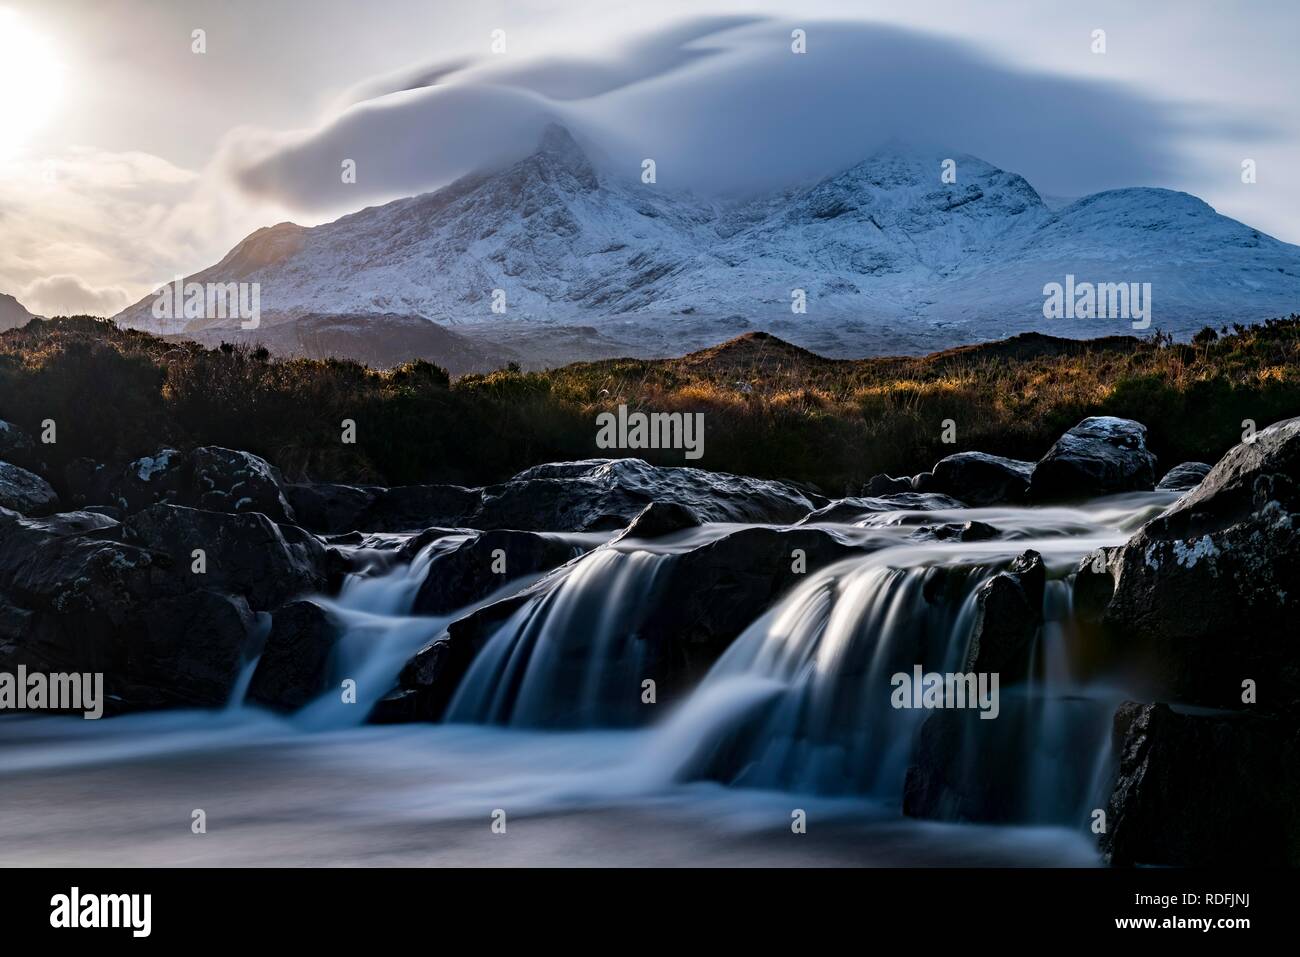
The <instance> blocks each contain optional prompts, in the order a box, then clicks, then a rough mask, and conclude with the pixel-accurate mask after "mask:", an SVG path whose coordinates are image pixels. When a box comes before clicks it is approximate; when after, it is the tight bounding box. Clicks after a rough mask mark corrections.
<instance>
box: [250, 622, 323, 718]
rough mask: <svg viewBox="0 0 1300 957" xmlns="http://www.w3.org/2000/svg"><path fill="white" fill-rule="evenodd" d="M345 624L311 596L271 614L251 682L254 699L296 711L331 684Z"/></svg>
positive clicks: (276, 707) (267, 705)
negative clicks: (341, 627) (331, 667)
mask: <svg viewBox="0 0 1300 957" xmlns="http://www.w3.org/2000/svg"><path fill="white" fill-rule="evenodd" d="M338 640H339V628H338V626H337V624H336V623H335V622H334V621H333V619H331V618H330V616H329V614H328V613H327V612H326V611H325V610H324V609H323V608H321V607H320V605H317V604H316V603H315V602H311V601H294V602H290V603H289V604H287V605H284V606H283V607H281V608H277V609H276V610H275V611H274V612H273V613H272V614H271V633H270V634H269V635H268V636H267V639H266V647H265V648H264V649H263V651H262V657H261V658H260V659H259V660H258V662H257V668H256V670H254V672H253V680H252V682H251V683H250V684H249V686H248V700H249V701H251V702H253V703H254V704H260V705H265V706H266V707H269V708H272V709H274V710H276V711H296V710H298V709H299V708H301V707H303V706H304V705H306V704H307V703H308V702H310V701H311V700H313V699H314V698H316V697H318V696H320V695H321V694H322V693H323V692H324V691H325V689H326V688H327V687H328V686H329V677H330V676H329V664H330V658H331V656H332V655H333V653H334V647H335V645H337V644H338Z"/></svg>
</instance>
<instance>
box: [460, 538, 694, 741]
mask: <svg viewBox="0 0 1300 957" xmlns="http://www.w3.org/2000/svg"><path fill="white" fill-rule="evenodd" d="M671 561H672V556H671V555H668V554H654V553H651V552H645V551H633V552H622V551H618V550H615V549H612V548H605V549H598V550H597V551H595V552H592V553H591V554H589V555H587V556H585V557H584V558H583V559H581V560H580V561H579V562H577V564H576V565H575V566H574V567H573V569H572V571H570V572H569V574H568V575H566V576H565V577H564V579H563V580H562V581H561V582H559V584H558V585H557V586H556V587H555V588H553V589H551V590H550V591H548V592H546V593H545V594H544V595H541V596H538V597H535V598H533V599H532V600H530V601H529V602H528V603H526V604H525V605H524V606H523V607H522V608H520V609H519V610H518V611H516V612H515V614H514V615H513V616H511V617H510V618H509V619H508V620H507V621H506V622H505V623H504V624H503V625H502V626H501V627H500V628H498V629H497V631H496V633H495V634H494V635H493V636H492V638H491V639H490V640H489V641H488V642H487V644H486V645H485V646H484V648H483V650H482V651H480V652H479V654H478V655H477V657H476V658H475V659H474V663H473V664H472V665H471V666H470V669H469V672H468V673H467V674H466V675H465V677H464V679H463V680H462V681H461V684H460V687H459V688H458V689H457V692H456V695H455V697H454V698H453V699H452V701H451V704H450V706H449V707H448V709H447V715H446V720H447V721H450V722H485V723H494V724H516V725H522V726H553V727H555V726H559V727H594V726H610V725H627V724H632V723H635V722H636V716H637V711H638V709H640V708H641V707H642V706H641V703H640V702H641V682H642V680H643V679H644V678H645V675H646V673H647V665H648V664H649V654H650V651H649V648H650V646H649V643H647V642H645V641H642V640H641V639H640V637H639V634H640V629H641V627H642V624H643V622H644V619H645V618H646V616H647V615H648V614H649V613H650V612H651V611H652V610H653V608H654V602H655V601H657V600H659V597H660V596H659V591H660V586H661V584H662V575H663V572H664V570H665V569H666V567H667V565H668V563H670V562H671Z"/></svg>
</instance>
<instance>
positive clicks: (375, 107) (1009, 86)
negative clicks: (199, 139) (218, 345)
mask: <svg viewBox="0 0 1300 957" xmlns="http://www.w3.org/2000/svg"><path fill="white" fill-rule="evenodd" d="M801 28H802V29H804V30H806V33H807V52H806V53H804V54H795V53H793V52H792V51H791V39H790V31H791V29H792V27H791V26H790V25H789V24H786V23H781V22H778V21H774V20H762V21H756V20H754V19H752V18H749V19H734V18H733V19H717V18H715V19H709V20H696V21H691V22H689V23H686V24H679V25H677V26H674V27H673V28H671V29H666V30H660V31H658V32H655V33H652V34H649V35H647V36H643V37H641V38H640V39H638V40H635V41H633V42H631V43H629V44H626V45H624V46H622V47H620V48H618V49H616V50H613V51H611V52H610V53H609V55H608V56H607V57H606V58H603V59H581V58H577V57H547V58H539V59H535V60H531V61H527V62H523V63H518V62H513V61H504V60H502V59H501V58H486V59H482V60H479V61H476V62H474V63H466V62H465V61H447V62H443V63H439V64H435V65H432V66H428V67H425V68H420V69H413V70H410V71H402V72H399V73H396V74H392V75H390V76H387V77H382V78H378V79H376V80H373V81H368V82H367V83H363V84H360V85H359V86H357V87H354V88H353V89H352V90H350V91H349V92H348V94H347V95H346V96H345V97H344V98H343V102H345V103H347V104H348V105H346V107H345V108H343V109H342V110H341V111H339V112H337V113H335V114H332V115H330V116H329V117H327V118H326V119H325V120H324V121H323V122H322V123H321V124H320V125H319V126H317V127H315V128H313V129H309V130H299V131H295V132H291V133H275V132H269V131H259V130H252V129H243V130H238V131H234V132H233V133H232V134H230V135H229V136H228V137H227V138H226V141H225V143H224V145H223V151H222V160H221V167H222V169H223V170H224V171H225V172H226V173H227V174H228V175H229V176H230V177H231V179H232V180H233V181H234V182H235V183H236V184H237V185H238V186H239V188H240V189H242V190H243V191H244V192H246V193H247V194H248V195H251V196H255V197H258V198H260V199H264V200H266V199H273V200H275V201H277V202H279V203H282V204H284V205H285V206H286V207H288V208H290V209H296V210H301V211H305V212H309V213H321V212H326V211H335V210H338V209H341V208H357V207H358V206H359V205H361V204H362V203H364V202H378V201H384V200H387V199H391V198H394V197H396V196H407V195H412V194H414V193H418V192H422V191H427V190H430V189H435V188H437V187H439V186H442V185H445V184H446V183H448V182H450V181H451V180H453V179H455V178H456V177H458V176H461V175H464V174H465V173H467V172H470V171H473V170H476V169H481V168H486V167H492V166H497V165H500V164H503V163H507V162H510V161H512V160H515V159H518V158H520V157H522V156H523V155H526V154H527V153H528V152H529V151H531V150H532V149H533V148H534V146H535V144H536V142H537V139H538V136H539V135H540V132H541V130H542V129H543V128H544V126H545V124H546V123H547V122H549V121H551V120H558V121H559V122H561V123H563V124H565V125H567V126H568V127H569V128H570V129H571V130H572V131H573V132H574V133H575V135H577V136H578V138H579V139H580V140H581V141H583V142H585V143H588V144H592V145H594V146H595V147H596V154H597V155H598V156H599V157H602V158H603V163H604V165H605V167H606V170H607V171H608V172H609V173H610V174H611V175H626V176H628V177H629V178H632V177H635V176H637V175H639V173H640V165H641V161H642V160H643V159H644V158H647V157H650V158H653V159H655V161H656V164H657V167H658V176H659V183H660V185H661V186H662V187H664V188H673V187H679V188H685V189H690V190H694V191H697V192H703V193H728V192H753V191H759V190H770V189H778V188H783V187H786V186H790V185H794V184H796V183H801V182H806V181H809V180H812V179H816V178H819V177H822V176H827V175H831V174H833V173H835V172H838V171H840V170H842V169H844V168H846V167H848V166H850V165H852V164H853V163H855V162H857V161H859V160H860V159H861V158H862V157H864V156H865V155H867V154H868V153H869V152H870V151H871V150H872V149H873V148H875V147H876V146H878V145H879V144H880V143H882V142H884V141H886V140H890V139H901V140H904V141H906V142H910V143H915V144H916V145H918V146H925V147H928V148H940V149H947V150H951V151H952V152H954V153H973V154H975V155H978V156H981V157H982V158H984V159H987V160H989V161H990V162H993V163H995V164H997V165H1000V166H1004V167H1006V168H1009V169H1012V170H1014V171H1016V172H1019V173H1022V174H1023V175H1025V176H1026V177H1027V178H1029V179H1030V181H1031V182H1033V183H1034V184H1035V185H1037V186H1039V188H1040V189H1043V190H1044V191H1046V192H1050V193H1060V194H1070V195H1080V194H1084V193H1088V192H1093V191H1096V190H1099V189H1107V188H1113V187H1118V186H1132V185H1152V184H1165V183H1168V182H1171V181H1174V180H1176V179H1177V178H1178V177H1179V176H1180V175H1181V174H1182V173H1184V172H1185V170H1183V169H1182V166H1181V163H1180V161H1179V159H1178V157H1179V155H1180V150H1179V143H1180V140H1181V138H1182V137H1183V136H1184V134H1186V133H1187V132H1188V131H1189V129H1190V128H1191V127H1192V125H1193V124H1199V126H1200V127H1201V128H1202V131H1204V128H1211V129H1212V128H1215V127H1216V126H1217V127H1218V128H1219V131H1220V132H1227V131H1229V130H1231V131H1233V132H1236V133H1239V132H1240V130H1241V129H1242V127H1243V121H1242V120H1241V119H1239V118H1236V119H1233V120H1231V121H1230V122H1229V121H1228V120H1226V119H1224V118H1222V117H1218V116H1216V115H1215V114H1214V113H1213V112H1212V111H1210V110H1209V109H1207V108H1199V109H1197V110H1195V111H1193V110H1192V109H1191V107H1190V105H1189V104H1186V103H1173V102H1164V101H1157V100H1154V99H1150V98H1148V97H1145V96H1143V95H1142V94H1140V93H1136V92H1133V91H1131V90H1128V89H1126V88H1124V87H1121V86H1119V85H1117V84H1114V83H1110V82H1101V81H1097V80H1090V79H1085V78H1079V77H1069V76H1064V75H1055V74H1049V73H1044V72H1028V71H1024V70H1021V69H1018V68H1015V67H1012V66H1009V65H1006V64H1004V63H1001V62H998V61H996V60H994V59H991V58H989V57H987V56H985V55H983V54H981V53H980V52H979V51H978V50H976V49H975V48H973V47H971V46H970V45H968V44H966V43H964V42H960V41H956V40H951V39H945V38H940V37H937V36H935V35H933V34H928V33H923V32H919V31H915V30H910V29H902V28H897V27H887V26H883V25H877V24H864V23H842V22H835V23H830V22H821V23H804V24H801ZM1245 126H1246V127H1248V128H1251V129H1252V130H1254V131H1255V132H1260V130H1259V127H1258V124H1254V125H1252V124H1250V123H1249V122H1246V123H1245ZM345 159H352V160H354V161H355V162H356V164H357V181H356V183H355V184H344V183H343V182H342V177H341V175H340V172H341V164H342V163H343V161H344V160H345Z"/></svg>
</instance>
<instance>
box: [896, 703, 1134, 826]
mask: <svg viewBox="0 0 1300 957" xmlns="http://www.w3.org/2000/svg"><path fill="white" fill-rule="evenodd" d="M999 690H1001V689H999ZM999 698H1000V708H999V712H998V715H997V717H996V718H993V719H986V718H981V717H980V713H981V712H980V711H979V710H977V709H972V708H954V709H946V710H937V711H934V712H933V713H932V714H930V716H929V717H927V718H926V719H925V721H924V723H923V724H922V725H921V727H920V729H919V731H918V732H917V735H916V739H915V742H914V746H913V752H912V764H911V765H910V766H909V767H908V769H907V775H906V777H905V779H904V784H903V813H904V814H905V815H907V816H908V817H916V818H931V819H936V820H942V821H977V822H980V823H990V824H1011V823H1015V824H1024V823H1026V822H1044V823H1046V822H1052V823H1057V824H1059V823H1061V822H1067V821H1072V820H1073V821H1074V823H1075V826H1076V827H1078V828H1080V829H1082V828H1083V827H1085V826H1086V825H1087V824H1088V823H1089V820H1088V818H1087V817H1083V818H1082V819H1081V818H1080V817H1079V815H1080V813H1081V812H1083V813H1084V814H1086V813H1087V812H1088V811H1090V810H1091V809H1090V808H1087V807H1086V805H1087V803H1088V798H1089V795H1091V794H1092V793H1094V792H1095V790H1096V787H1097V785H1096V782H1095V781H1094V780H1093V775H1094V773H1095V768H1096V756H1097V751H1098V749H1099V746H1100V744H1101V743H1102V742H1104V741H1105V736H1106V735H1107V734H1108V733H1109V729H1110V711H1109V708H1108V706H1107V705H1106V704H1105V703H1104V702H1102V701H1100V700H1096V699H1093V698H1088V697H1063V698H1056V699H1053V700H1052V701H1050V702H1044V701H1042V700H1033V699H1030V698H1027V697H1025V696H1021V695H1007V694H1001V693H1000V694H999ZM1045 706H1046V707H1050V708H1051V709H1052V710H1053V712H1054V713H1055V714H1056V716H1057V721H1058V722H1059V724H1060V726H1061V727H1062V728H1063V729H1065V730H1066V733H1065V734H1063V735H1062V736H1061V737H1054V738H1053V740H1051V742H1050V745H1049V748H1048V750H1047V751H1046V752H1045V751H1044V750H1043V744H1042V717H1043V708H1044V707H1045ZM1042 761H1051V762H1052V764H1053V769H1054V773H1053V774H1052V776H1051V777H1050V779H1048V780H1047V781H1042V780H1040V781H1037V782H1034V780H1033V776H1032V775H1031V774H1030V773H1029V771H1030V769H1031V768H1033V767H1034V766H1035V764H1036V763H1038V762H1042ZM1104 800H1105V796H1104V795H1101V794H1099V795H1097V801H1099V802H1102V801H1104Z"/></svg>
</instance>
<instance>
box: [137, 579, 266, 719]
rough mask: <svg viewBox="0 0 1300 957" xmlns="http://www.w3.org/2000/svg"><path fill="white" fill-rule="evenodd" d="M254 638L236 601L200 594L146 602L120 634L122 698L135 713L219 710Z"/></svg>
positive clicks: (243, 606)
mask: <svg viewBox="0 0 1300 957" xmlns="http://www.w3.org/2000/svg"><path fill="white" fill-rule="evenodd" d="M255 634H256V619H255V617H254V615H253V613H252V612H251V611H250V610H249V607H248V603H247V602H245V601H244V599H243V598H241V597H239V596H232V595H219V594H217V593H215V592H211V591H207V590H199V591H193V592H189V593H188V594H184V595H177V596H174V597H164V598H158V599H156V600H154V601H151V602H150V603H149V604H148V605H147V606H145V607H144V609H143V610H142V611H141V612H140V613H139V615H138V616H137V617H135V618H134V620H133V621H132V623H131V624H130V625H129V626H128V627H126V628H124V629H122V632H121V636H122V641H123V644H124V652H125V661H124V662H123V663H122V666H121V668H120V671H119V672H118V676H119V677H120V684H121V685H122V687H123V688H124V690H123V692H122V695H123V697H125V698H126V699H127V700H128V701H129V702H130V703H131V704H132V705H133V706H135V707H145V706H164V705H172V706H176V705H179V706H187V707H206V708H215V707H220V706H222V705H224V704H226V703H227V700H228V699H229V697H230V695H231V692H232V691H233V690H234V686H235V682H236V680H237V679H238V677H239V672H240V669H241V667H242V663H243V660H244V651H245V648H246V647H247V646H248V644H249V642H250V640H251V639H252V638H253V636H254V635H255Z"/></svg>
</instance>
